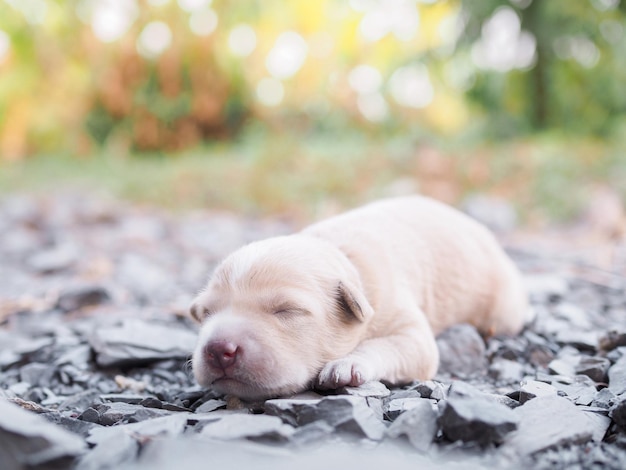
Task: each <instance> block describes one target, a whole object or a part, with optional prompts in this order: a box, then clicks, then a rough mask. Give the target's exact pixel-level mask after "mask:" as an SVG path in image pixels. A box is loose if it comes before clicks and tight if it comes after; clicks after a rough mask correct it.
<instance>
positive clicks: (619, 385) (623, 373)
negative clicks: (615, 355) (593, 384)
mask: <svg viewBox="0 0 626 470" xmlns="http://www.w3.org/2000/svg"><path fill="white" fill-rule="evenodd" d="M608 375H609V390H611V391H612V392H613V393H614V394H615V395H621V394H622V393H624V392H626V355H624V356H622V357H621V358H620V359H619V360H618V361H617V362H616V363H615V364H613V365H612V366H611V368H610V369H609V372H608Z"/></svg>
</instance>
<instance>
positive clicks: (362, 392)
mask: <svg viewBox="0 0 626 470" xmlns="http://www.w3.org/2000/svg"><path fill="white" fill-rule="evenodd" d="M337 393H342V394H346V395H353V396H355V397H374V398H383V397H388V396H389V394H390V393H391V392H390V391H389V389H388V388H387V387H386V386H385V385H383V384H382V383H381V382H377V381H375V382H366V383H364V384H363V385H361V386H360V387H342V388H340V389H339V390H337Z"/></svg>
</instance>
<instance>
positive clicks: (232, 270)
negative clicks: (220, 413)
mask: <svg viewBox="0 0 626 470" xmlns="http://www.w3.org/2000/svg"><path fill="white" fill-rule="evenodd" d="M528 312H529V309H528V305H527V298H526V294H525V292H524V289H523V287H522V283H521V279H520V274H519V272H518V270H517V269H516V267H515V266H514V265H513V263H512V262H511V260H510V259H509V258H508V257H507V256H506V254H505V253H504V251H503V250H502V249H501V248H500V246H499V245H498V243H497V242H496V240H495V238H494V237H493V236H492V234H491V233H490V232H489V231H488V230H487V229H485V228H484V227H483V226H481V225H480V224H478V223H477V222H476V221H474V220H472V219H470V218H469V217H467V216H465V215H464V214H462V213H461V212H459V211H457V210H455V209H453V208H451V207H448V206H446V205H444V204H442V203H439V202H436V201H434V200H431V199H428V198H424V197H418V196H415V197H406V198H397V199H388V200H383V201H379V202H375V203H372V204H369V205H366V206H364V207H361V208H358V209H355V210H352V211H349V212H347V213H344V214H342V215H339V216H335V217H332V218H330V219H328V220H325V221H322V222H319V223H316V224H314V225H311V226H309V227H308V228H305V229H304V230H302V231H301V232H299V233H296V234H294V235H289V236H282V237H275V238H270V239H266V240H262V241H258V242H255V243H251V244H249V245H247V246H244V247H243V248H240V249H239V250H237V251H235V252H234V253H232V254H231V255H230V256H228V257H227V258H226V259H225V260H224V261H223V262H222V263H221V264H220V265H219V266H218V267H217V269H216V270H215V272H214V274H213V276H212V277H211V279H210V281H209V283H208V285H207V287H206V289H204V291H202V292H201V293H200V294H199V295H198V297H197V298H196V299H195V301H194V302H193V304H192V306H191V314H192V316H193V317H194V318H195V319H196V320H198V321H199V322H201V323H202V326H201V328H200V333H199V338H198V343H197V346H196V348H195V351H194V354H193V359H192V364H193V373H194V376H195V378H196V380H197V381H198V383H199V384H200V385H202V386H205V387H211V388H213V389H214V390H216V391H218V392H221V393H225V394H232V395H236V396H238V397H241V398H244V399H262V398H268V397H272V396H279V395H287V394H292V393H295V392H299V391H302V390H303V389H306V388H308V387H311V386H316V387H319V388H326V389H334V388H338V387H342V386H345V385H350V386H358V385H361V384H363V383H365V382H367V381H371V380H383V381H385V382H388V383H391V384H396V383H407V382H410V381H413V380H416V379H421V380H424V379H429V378H432V377H433V375H434V374H435V373H436V372H437V366H438V361H439V355H438V351H437V345H436V343H435V335H437V334H438V333H439V332H441V331H442V330H444V329H445V328H447V327H449V326H451V325H453V324H456V323H462V322H465V323H471V324H472V325H474V326H476V327H477V328H478V329H479V330H480V331H481V332H482V333H484V334H485V335H487V334H515V333H517V332H519V331H520V329H521V328H522V327H523V325H524V323H525V321H526V320H529V319H530V318H527V316H528Z"/></svg>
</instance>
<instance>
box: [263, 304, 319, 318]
mask: <svg viewBox="0 0 626 470" xmlns="http://www.w3.org/2000/svg"><path fill="white" fill-rule="evenodd" d="M270 311H271V312H272V313H273V314H274V315H280V316H286V315H308V314H309V313H310V312H309V311H308V310H307V309H305V308H302V307H299V306H298V305H296V304H293V303H289V302H285V303H279V304H276V305H274V306H272V308H271V309H270Z"/></svg>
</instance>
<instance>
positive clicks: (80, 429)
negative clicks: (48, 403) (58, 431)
mask: <svg viewBox="0 0 626 470" xmlns="http://www.w3.org/2000/svg"><path fill="white" fill-rule="evenodd" d="M41 416H43V417H44V418H45V419H46V420H47V421H48V422H50V423H53V424H56V425H58V426H61V427H62V428H64V429H65V430H66V431H69V432H71V433H73V434H78V435H80V436H82V437H87V436H88V435H89V433H90V432H91V431H92V430H93V428H94V427H96V426H99V425H98V424H96V423H93V422H89V421H87V420H80V419H76V418H72V417H70V416H64V415H62V414H61V413H59V412H50V413H42V414H41Z"/></svg>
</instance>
